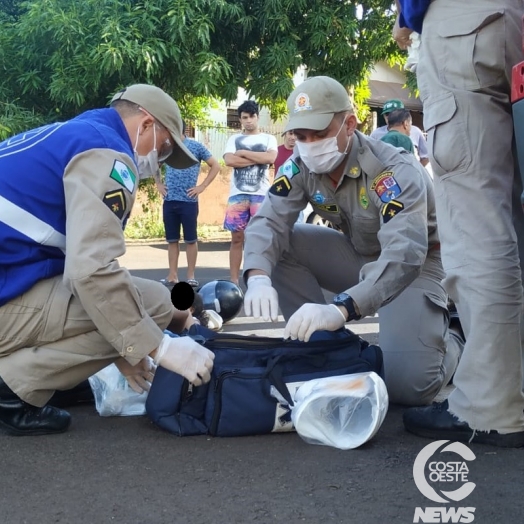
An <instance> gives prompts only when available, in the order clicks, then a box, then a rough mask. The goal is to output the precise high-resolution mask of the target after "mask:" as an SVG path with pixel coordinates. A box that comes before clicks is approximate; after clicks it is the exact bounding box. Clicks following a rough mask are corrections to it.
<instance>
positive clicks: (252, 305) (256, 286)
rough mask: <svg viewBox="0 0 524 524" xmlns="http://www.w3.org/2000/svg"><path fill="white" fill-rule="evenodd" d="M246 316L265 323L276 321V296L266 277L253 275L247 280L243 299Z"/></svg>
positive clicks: (269, 280)
mask: <svg viewBox="0 0 524 524" xmlns="http://www.w3.org/2000/svg"><path fill="white" fill-rule="evenodd" d="M244 311H245V313H246V316H248V317H251V316H252V317H255V318H260V317H262V319H264V320H265V321H266V322H267V321H269V320H272V321H273V322H276V321H277V320H278V294H277V290H276V289H275V288H274V287H273V286H272V285H271V279H270V278H269V277H268V276H266V275H254V276H252V277H249V278H248V279H247V291H246V295H245V297H244Z"/></svg>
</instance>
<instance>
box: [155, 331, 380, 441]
mask: <svg viewBox="0 0 524 524" xmlns="http://www.w3.org/2000/svg"><path fill="white" fill-rule="evenodd" d="M189 336H191V337H193V338H194V339H195V340H197V341H199V342H200V343H202V344H203V345H204V346H205V347H206V348H207V349H209V350H210V351H212V352H213V353H214V354H215V361H214V367H213V372H212V374H211V381H210V382H209V383H207V384H204V385H202V386H198V387H196V386H192V385H191V384H189V383H188V381H187V380H185V379H184V378H183V377H182V376H180V375H178V374H177V373H174V372H172V371H168V370H167V369H165V368H163V367H161V366H159V367H158V369H157V371H156V373H155V379H154V380H153V383H152V385H151V390H150V392H149V395H148V398H147V402H146V411H147V414H148V416H149V417H150V418H151V420H152V421H153V422H154V423H156V424H157V425H158V426H160V427H161V428H163V429H165V430H166V431H169V432H170V433H174V434H175V435H180V436H184V435H202V434H209V435H213V436H219V437H230V436H240V435H258V434H264V433H271V432H275V431H291V430H293V429H294V428H293V424H292V423H291V410H290V408H289V406H292V405H293V401H292V394H293V393H294V392H295V391H296V389H297V388H298V387H299V386H300V385H301V384H302V383H303V382H305V381H307V380H312V379H316V378H323V377H331V376H338V375H346V374H349V373H361V372H366V371H374V372H376V373H377V374H379V375H380V376H381V377H382V378H383V377H384V368H383V360H382V351H381V349H380V348H379V347H378V346H375V345H370V344H368V342H366V341H365V340H363V339H362V338H360V337H359V336H358V335H356V334H354V333H352V332H351V331H349V330H346V329H341V330H338V331H334V332H331V331H317V332H316V333H314V334H313V336H312V337H311V339H310V340H309V342H300V341H296V340H283V339H282V338H272V337H258V336H253V335H251V336H246V335H234V334H228V333H216V332H214V331H211V330H208V329H206V328H203V327H201V326H192V327H191V329H190V332H189ZM277 392H278V393H277ZM276 397H280V400H277V398H276ZM282 398H283V399H285V400H286V402H283V400H282Z"/></svg>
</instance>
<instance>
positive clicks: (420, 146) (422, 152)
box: [370, 100, 429, 167]
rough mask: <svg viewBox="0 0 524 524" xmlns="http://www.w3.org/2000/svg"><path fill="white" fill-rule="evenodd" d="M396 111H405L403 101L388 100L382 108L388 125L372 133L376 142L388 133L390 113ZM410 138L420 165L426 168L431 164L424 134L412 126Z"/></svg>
mask: <svg viewBox="0 0 524 524" xmlns="http://www.w3.org/2000/svg"><path fill="white" fill-rule="evenodd" d="M396 109H404V104H403V102H402V100H388V101H387V102H386V103H385V104H384V106H383V107H382V116H383V117H384V120H385V121H386V125H385V126H382V127H377V129H375V131H373V133H371V135H370V137H371V138H374V139H375V140H380V139H381V138H382V137H383V136H384V135H385V134H386V133H387V132H388V126H387V123H388V115H389V113H391V111H395V110H396ZM409 137H410V138H411V141H412V142H413V145H414V146H415V155H416V156H417V157H418V159H419V161H420V163H421V164H422V165H423V166H424V167H426V166H427V165H428V164H429V153H428V146H427V144H426V139H425V138H424V134H423V133H422V131H421V130H420V128H418V127H417V126H414V125H412V126H411V133H410V135H409Z"/></svg>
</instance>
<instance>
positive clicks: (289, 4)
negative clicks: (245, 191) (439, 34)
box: [0, 0, 398, 125]
mask: <svg viewBox="0 0 524 524" xmlns="http://www.w3.org/2000/svg"><path fill="white" fill-rule="evenodd" d="M390 7H391V0H362V1H357V0H29V1H24V2H22V1H19V0H0V74H1V78H2V80H0V100H3V101H4V102H9V103H12V104H15V105H16V106H17V107H18V108H19V110H20V112H21V113H20V114H22V115H24V114H25V115H27V114H34V115H36V116H37V117H38V118H42V117H43V118H45V119H58V118H67V117H70V116H72V115H74V114H77V113H78V112H80V111H83V110H86V109H88V108H93V107H102V106H105V105H106V104H107V102H108V100H109V98H110V96H111V94H112V93H114V92H115V91H117V90H118V89H120V88H121V87H123V86H126V85H129V84H131V83H135V82H147V83H153V84H156V85H158V86H160V87H162V88H163V89H165V90H166V91H168V92H169V93H171V94H172V95H173V96H174V97H175V98H176V99H177V101H179V102H180V104H181V106H182V108H183V110H186V109H187V112H188V113H190V114H191V116H192V117H198V116H199V108H200V109H202V108H203V107H205V102H206V101H208V100H210V99H213V98H215V99H225V100H226V101H232V100H235V99H236V97H237V88H238V87H244V88H245V89H246V90H247V91H248V93H249V94H250V95H252V96H254V97H255V98H256V99H257V100H258V101H259V102H260V103H261V104H262V105H265V106H267V107H269V108H270V110H271V112H272V115H273V116H280V115H282V114H283V113H285V111H286V108H285V100H286V98H287V96H288V95H289V93H290V92H291V90H292V89H293V75H294V74H295V72H296V70H297V68H298V67H299V66H301V65H305V66H306V67H307V71H308V75H310V76H312V75H320V74H325V75H329V76H333V77H334V78H337V79H338V80H339V81H341V82H342V83H343V84H345V85H348V86H349V85H358V84H359V83H361V82H362V81H364V80H365V78H366V75H367V73H368V70H369V68H370V66H371V64H373V63H374V62H376V61H378V60H383V59H385V58H388V57H389V58H391V56H393V55H396V54H398V52H397V49H396V47H395V45H394V43H393V42H392V40H391V26H392V14H391V11H390ZM27 112H29V113H27ZM0 114H1V113H0ZM200 114H201V111H200ZM0 123H1V122H0ZM4 125H5V122H4Z"/></svg>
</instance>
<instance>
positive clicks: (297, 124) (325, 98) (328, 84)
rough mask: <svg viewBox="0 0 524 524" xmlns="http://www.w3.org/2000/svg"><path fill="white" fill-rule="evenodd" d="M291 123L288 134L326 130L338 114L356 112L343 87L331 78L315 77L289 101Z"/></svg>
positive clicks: (296, 89)
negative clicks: (294, 131) (291, 132)
mask: <svg viewBox="0 0 524 524" xmlns="http://www.w3.org/2000/svg"><path fill="white" fill-rule="evenodd" d="M287 107H288V109H289V122H288V123H287V125H286V128H285V130H286V131H289V130H291V129H314V130H315V131H320V130H322V129H326V127H327V126H329V124H330V123H331V120H332V119H333V116H334V115H335V113H341V112H342V111H351V112H353V106H352V105H351V101H350V99H349V95H348V93H347V91H346V90H345V88H344V86H343V85H342V84H340V83H339V82H337V81H336V80H335V79H334V78H330V77H329V76H313V77H311V78H308V79H307V80H305V81H304V82H302V83H301V84H300V85H299V86H298V87H297V88H295V90H294V91H293V92H292V93H291V94H290V95H289V98H288V99H287Z"/></svg>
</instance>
